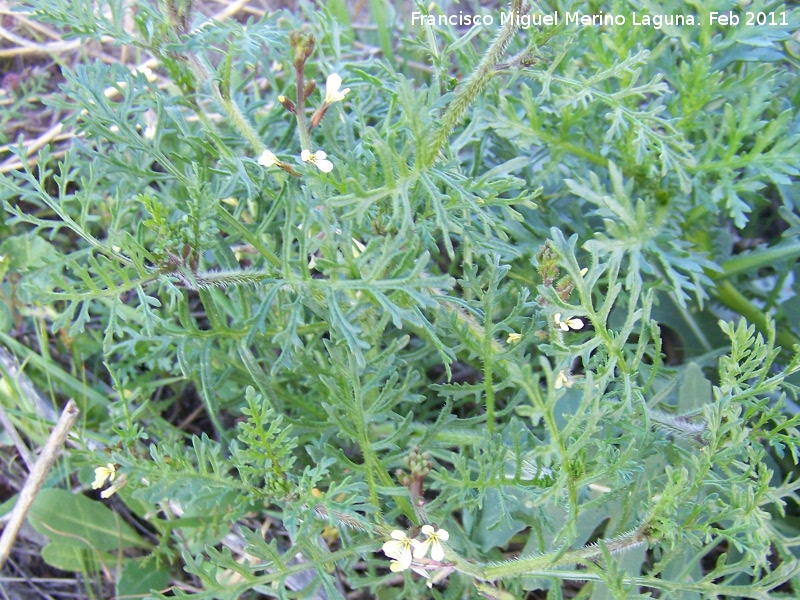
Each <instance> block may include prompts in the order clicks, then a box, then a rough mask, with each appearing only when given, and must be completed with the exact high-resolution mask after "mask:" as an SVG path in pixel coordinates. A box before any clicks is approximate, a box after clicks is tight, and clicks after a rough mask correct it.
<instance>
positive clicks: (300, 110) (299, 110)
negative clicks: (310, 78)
mask: <svg viewBox="0 0 800 600" xmlns="http://www.w3.org/2000/svg"><path fill="white" fill-rule="evenodd" d="M295 71H296V73H297V77H296V80H297V102H295V109H294V116H295V118H296V119H297V133H298V135H299V136H300V150H301V151H302V150H308V151H309V152H311V136H310V135H309V133H308V125H307V124H306V76H305V66H301V67H298V68H296V69H295Z"/></svg>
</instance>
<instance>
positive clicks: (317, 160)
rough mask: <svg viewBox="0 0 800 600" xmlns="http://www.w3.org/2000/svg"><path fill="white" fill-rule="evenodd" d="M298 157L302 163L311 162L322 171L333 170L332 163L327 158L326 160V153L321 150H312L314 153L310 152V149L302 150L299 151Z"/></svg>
mask: <svg viewBox="0 0 800 600" xmlns="http://www.w3.org/2000/svg"><path fill="white" fill-rule="evenodd" d="M300 158H301V159H302V160H303V162H304V163H311V164H313V165H314V166H316V167H317V168H318V169H319V170H320V171H322V172H323V173H330V172H331V171H333V163H332V162H331V161H329V160H326V159H327V158H328V155H327V154H325V152H323V151H322V150H317V151H316V152H314V154H311V151H310V150H303V151H302V152H301V153H300Z"/></svg>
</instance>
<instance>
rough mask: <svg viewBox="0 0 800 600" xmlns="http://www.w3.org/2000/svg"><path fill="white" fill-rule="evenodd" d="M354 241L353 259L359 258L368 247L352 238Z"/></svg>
mask: <svg viewBox="0 0 800 600" xmlns="http://www.w3.org/2000/svg"><path fill="white" fill-rule="evenodd" d="M352 240H353V258H358V257H359V256H361V255H362V254H363V253H364V250H366V249H367V247H366V246H365V245H364V244H362V243H361V242H359V241H358V240H357V239H356V238H352Z"/></svg>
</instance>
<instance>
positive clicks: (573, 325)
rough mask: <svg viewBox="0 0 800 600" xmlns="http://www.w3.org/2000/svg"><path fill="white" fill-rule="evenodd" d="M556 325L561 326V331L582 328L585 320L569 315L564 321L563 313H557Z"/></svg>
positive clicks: (555, 316)
mask: <svg viewBox="0 0 800 600" xmlns="http://www.w3.org/2000/svg"><path fill="white" fill-rule="evenodd" d="M554 318H555V322H556V325H558V326H559V327H560V328H561V331H569V330H570V329H581V328H582V327H583V321H581V320H580V319H577V318H574V317H567V318H566V319H564V320H563V321H562V320H561V313H556V314H555V315H554Z"/></svg>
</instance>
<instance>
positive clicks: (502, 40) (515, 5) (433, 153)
mask: <svg viewBox="0 0 800 600" xmlns="http://www.w3.org/2000/svg"><path fill="white" fill-rule="evenodd" d="M522 5H523V0H512V2H511V12H512V13H513V17H512V18H511V19H509V20H508V21H506V24H505V26H504V27H503V28H502V29H501V30H500V33H498V34H497V37H496V38H495V39H494V42H492V45H491V46H489V49H488V50H487V51H486V54H484V55H483V58H482V59H481V62H480V63H479V64H478V66H477V67H476V68H475V70H474V71H473V72H472V74H471V75H470V76H469V79H467V81H466V82H465V83H464V84H463V85H462V86H461V88H460V89H459V90H458V92H456V97H455V99H454V100H453V101H452V102H451V103H450V106H448V107H447V110H446V111H445V113H444V115H443V116H442V120H441V125H440V126H439V128H438V129H437V130H436V132H435V133H434V135H433V142H432V144H431V145H430V147H429V148H428V149H427V150H426V151H423V150H422V149H421V148H420V149H419V150H418V152H419V157H420V164H421V166H422V167H429V166H431V165H432V164H433V163H434V162H436V157H437V156H438V155H439V151H440V150H441V149H442V148H443V147H444V145H445V143H446V142H447V139H448V138H449V137H450V133H451V132H452V131H453V128H454V127H455V126H456V125H457V124H458V122H459V121H460V120H461V117H462V116H463V115H464V112H465V111H466V110H467V108H468V107H469V105H470V104H472V102H473V101H474V100H475V98H476V96H477V95H478V94H479V93H480V91H481V90H482V89H483V88H484V87H485V86H486V84H487V83H489V80H490V79H491V78H492V77H494V72H495V68H496V67H497V64H498V63H499V62H500V59H501V58H502V57H503V54H504V53H505V51H506V47H507V46H508V44H509V42H510V41H511V38H512V37H514V34H515V33H516V32H517V29H518V28H519V20H518V19H517V18H516V17H517V16H519V13H520V12H521V11H522ZM298 112H299V111H298Z"/></svg>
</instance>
